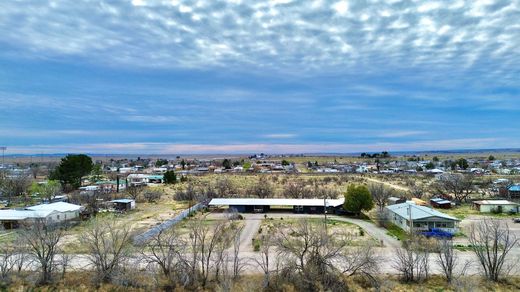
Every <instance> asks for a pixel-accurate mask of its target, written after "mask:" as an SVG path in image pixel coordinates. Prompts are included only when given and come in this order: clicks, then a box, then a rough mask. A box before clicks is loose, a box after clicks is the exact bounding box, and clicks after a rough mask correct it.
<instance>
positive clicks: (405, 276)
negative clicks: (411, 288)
mask: <svg viewBox="0 0 520 292" xmlns="http://www.w3.org/2000/svg"><path fill="white" fill-rule="evenodd" d="M394 268H395V269H396V270H397V271H399V272H400V273H401V279H402V280H403V281H405V282H417V281H421V280H425V279H427V278H428V272H429V252H428V249H427V248H425V247H424V246H422V244H421V241H420V239H419V238H413V239H410V240H408V241H406V242H403V248H397V249H396V251H395V262H394Z"/></svg>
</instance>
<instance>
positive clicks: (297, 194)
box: [283, 180, 313, 199]
mask: <svg viewBox="0 0 520 292" xmlns="http://www.w3.org/2000/svg"><path fill="white" fill-rule="evenodd" d="M283 195H284V197H286V198H294V199H303V198H310V197H313V195H312V192H311V191H310V189H309V188H308V187H307V186H306V184H305V182H304V181H302V180H295V181H289V182H287V183H286V184H285V186H284V189H283Z"/></svg>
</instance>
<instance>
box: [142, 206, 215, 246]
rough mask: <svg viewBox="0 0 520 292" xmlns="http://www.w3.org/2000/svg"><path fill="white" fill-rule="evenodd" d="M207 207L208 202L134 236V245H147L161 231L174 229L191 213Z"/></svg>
mask: <svg viewBox="0 0 520 292" xmlns="http://www.w3.org/2000/svg"><path fill="white" fill-rule="evenodd" d="M206 206H207V202H202V203H198V204H195V205H194V206H192V207H191V208H189V209H186V210H184V211H182V212H181V213H180V214H179V215H177V216H175V217H173V218H172V219H169V220H166V221H164V222H163V223H161V224H160V225H157V226H155V227H153V228H151V229H148V230H147V231H146V232H144V233H141V234H139V235H136V236H134V244H135V245H142V244H145V243H146V242H147V241H149V240H150V239H151V238H152V237H153V236H155V235H157V234H159V233H160V232H161V231H163V230H166V229H168V228H171V227H173V226H174V225H175V224H177V223H179V222H181V221H182V220H183V219H184V218H186V217H188V216H189V215H190V213H193V212H196V211H198V210H200V209H202V208H205V207H206Z"/></svg>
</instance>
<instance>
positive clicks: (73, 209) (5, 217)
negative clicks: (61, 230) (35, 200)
mask: <svg viewBox="0 0 520 292" xmlns="http://www.w3.org/2000/svg"><path fill="white" fill-rule="evenodd" d="M83 209H84V207H82V206H79V205H74V204H69V203H65V202H57V203H51V204H41V205H36V206H32V207H26V208H25V209H23V210H22V209H10V210H0V226H1V227H3V228H5V229H13V228H18V227H20V226H22V225H30V224H32V223H34V222H35V221H37V220H41V221H44V222H45V223H47V224H59V223H63V222H69V221H73V220H79V216H80V213H81V211H82V210H83Z"/></svg>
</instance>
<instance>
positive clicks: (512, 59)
mask: <svg viewBox="0 0 520 292" xmlns="http://www.w3.org/2000/svg"><path fill="white" fill-rule="evenodd" d="M519 3H520V2H518V1H505V0H504V1H500V0H496V1H475V0H468V1H461V0H456V1H413V2H410V1H386V0H385V1H370V2H368V3H365V2H364V1H321V0H317V1H219V0H216V1H162V0H139V1H96V2H93V1H49V2H47V1H4V2H3V3H2V9H0V19H2V21H1V22H0V32H1V35H2V37H1V39H2V42H3V43H5V44H10V45H12V46H14V47H23V48H25V49H26V51H27V52H28V53H29V54H33V53H34V52H38V55H40V57H54V56H57V55H63V54H65V55H71V56H79V57H85V58H95V59H96V60H98V61H99V62H111V63H116V64H124V65H129V66H146V67H148V66H156V67H167V68H207V67H208V66H217V67H218V66H226V67H227V68H229V67H230V66H231V67H233V66H236V67H240V66H249V67H252V68H256V69H258V68H266V67H267V68H271V69H277V70H279V69H284V70H286V71H291V72H301V70H305V71H306V72H310V73H312V72H314V73H316V72H319V71H329V70H345V68H350V69H361V68H362V69H363V71H368V72H370V71H375V70H377V71H380V70H381V68H383V67H384V68H387V70H389V71H391V70H395V69H396V68H401V67H403V63H405V64H406V65H407V66H409V67H410V68H425V67H428V68H430V70H431V71H433V72H435V73H440V72H439V71H436V70H432V69H441V68H450V71H451V72H452V73H450V74H453V73H457V72H464V70H468V69H471V68H474V67H478V66H482V65H485V66H486V67H485V68H484V69H485V70H486V74H485V76H488V77H496V76H501V80H503V82H511V81H512V80H511V79H512V78H514V76H515V75H517V74H518V73H519V71H518V69H517V68H518V66H515V65H518V64H519V53H518V51H517V48H518V47H520V24H519V22H518V19H520V12H519V11H520V4H519ZM20 23H23V25H20ZM114 52H117V53H114ZM11 53H12V52H11ZM515 67H516V68H515ZM453 71H454V72H453ZM444 74H446V72H445V73H444Z"/></svg>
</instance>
